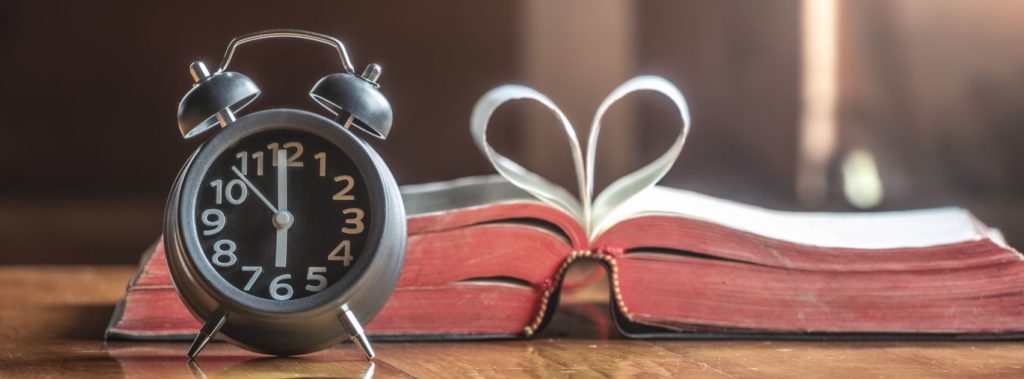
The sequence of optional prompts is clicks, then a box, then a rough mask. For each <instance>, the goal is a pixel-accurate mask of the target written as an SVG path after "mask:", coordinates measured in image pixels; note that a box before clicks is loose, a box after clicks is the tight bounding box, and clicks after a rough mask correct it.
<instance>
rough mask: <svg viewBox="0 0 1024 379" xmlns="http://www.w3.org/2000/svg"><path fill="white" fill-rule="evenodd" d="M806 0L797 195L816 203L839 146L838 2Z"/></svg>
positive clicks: (825, 187) (822, 196) (822, 194)
mask: <svg viewBox="0 0 1024 379" xmlns="http://www.w3.org/2000/svg"><path fill="white" fill-rule="evenodd" d="M837 2H838V1H837V0H803V6H802V14H801V18H802V24H803V31H802V42H803V72H802V73H801V74H802V82H803V88H802V94H801V97H802V99H801V103H802V112H803V114H802V115H801V120H800V157H799V159H800V161H799V170H798V172H797V196H798V198H799V200H800V202H801V203H803V204H806V205H817V204H821V203H823V202H824V201H825V195H826V194H827V191H828V172H827V169H828V162H829V160H830V159H831V158H832V155H833V152H834V150H835V145H836V98H837V93H838V88H837V77H836V71H837V68H836V66H837V57H836V55H837V44H838V23H837V19H838V9H837V8H838V4H837Z"/></svg>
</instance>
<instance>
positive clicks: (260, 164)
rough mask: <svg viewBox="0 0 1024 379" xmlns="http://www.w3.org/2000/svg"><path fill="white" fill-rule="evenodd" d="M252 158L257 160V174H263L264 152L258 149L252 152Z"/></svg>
mask: <svg viewBox="0 0 1024 379" xmlns="http://www.w3.org/2000/svg"><path fill="white" fill-rule="evenodd" d="M252 159H255V160H256V176H263V152H262V151H257V152H255V153H252ZM244 173H245V172H243V174H244Z"/></svg>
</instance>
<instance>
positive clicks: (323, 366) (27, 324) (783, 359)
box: [0, 266, 1024, 378]
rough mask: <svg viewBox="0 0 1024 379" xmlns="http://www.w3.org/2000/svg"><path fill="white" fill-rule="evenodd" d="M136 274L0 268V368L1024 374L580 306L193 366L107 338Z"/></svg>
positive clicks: (987, 350) (0, 372)
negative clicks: (683, 334) (408, 339)
mask: <svg viewBox="0 0 1024 379" xmlns="http://www.w3.org/2000/svg"><path fill="white" fill-rule="evenodd" d="M133 273H134V267H127V266H101V267H95V266H92V267H90V266H24V267H0V298H2V299H3V301H4V305H3V306H2V307H0V377H23V376H31V377H39V376H44V377H45V376H75V377H108V376H109V377H124V376H127V377H159V378H164V377H199V378H204V377H237V376H262V377H275V378H276V377H366V376H368V375H371V374H372V375H375V376H381V377H392V376H414V377H437V376H443V377H467V376H473V377H498V376H501V377H504V376H587V377H590V376H616V377H617V376H677V377H678V376H697V377H783V376H798V377H832V378H834V377H850V376H854V377H900V378H919V377H950V378H961V377H980V376H984V377H1016V378H1020V377H1024V344H1022V343H1018V342H781V341H678V340H652V341H640V340H627V339H622V338H619V337H618V336H617V335H616V334H615V333H614V332H613V331H611V330H610V329H609V327H608V325H607V324H606V322H607V318H604V319H602V318H601V317H600V316H599V317H597V318H594V317H593V316H594V314H595V309H596V308H588V307H575V306H574V307H565V308H566V310H565V311H564V312H562V313H560V314H558V315H557V316H556V317H555V320H554V321H553V322H552V325H551V327H550V328H549V330H548V331H547V332H546V333H545V334H544V335H542V336H541V337H540V338H537V339H533V340H529V341H483V342H417V343H384V342H378V343H376V344H375V348H376V349H377V353H378V359H377V360H376V361H374V362H373V363H370V362H367V361H366V360H364V359H363V358H362V357H361V356H360V354H359V353H358V352H357V351H355V349H353V348H352V347H351V346H348V345H345V346H339V347H337V348H334V349H330V350H327V351H323V352H320V353H316V354H310V355H306V356H302V357H296V358H272V357H266V356H260V355H255V354H251V353H248V352H246V351H243V350H241V349H238V348H236V347H234V346H231V345H228V344H224V343H213V344H211V345H210V346H208V347H207V349H206V350H205V351H204V352H203V355H202V356H201V358H200V360H199V363H198V364H196V365H189V364H187V363H186V361H185V358H184V353H185V349H186V344H183V343H167V342H163V343H141V342H104V341H103V339H102V335H103V330H104V328H105V327H106V324H107V321H108V320H109V318H110V315H111V312H113V307H114V303H115V302H116V301H117V300H118V299H119V298H120V297H121V296H122V295H123V292H124V285H125V283H126V282H127V281H128V278H129V277H130V276H131V275H132V274H133ZM596 314H598V315H602V314H603V312H596ZM602 320H603V321H602Z"/></svg>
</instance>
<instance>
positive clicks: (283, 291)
mask: <svg viewBox="0 0 1024 379" xmlns="http://www.w3.org/2000/svg"><path fill="white" fill-rule="evenodd" d="M291 278H292V274H282V275H280V276H278V277H276V278H274V280H272V281H270V297H273V298H274V300H288V299H291V298H292V295H293V294H295V291H294V290H292V285H291V284H288V283H284V282H282V281H283V280H291Z"/></svg>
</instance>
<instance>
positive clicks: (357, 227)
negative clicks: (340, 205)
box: [341, 208, 366, 234]
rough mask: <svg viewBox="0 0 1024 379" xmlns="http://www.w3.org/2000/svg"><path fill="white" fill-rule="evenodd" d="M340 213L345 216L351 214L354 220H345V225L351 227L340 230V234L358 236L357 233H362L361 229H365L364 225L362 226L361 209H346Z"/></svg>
mask: <svg viewBox="0 0 1024 379" xmlns="http://www.w3.org/2000/svg"><path fill="white" fill-rule="evenodd" d="M341 213H343V214H346V215H347V214H352V215H354V216H355V217H354V218H351V219H347V220H345V225H351V226H346V227H344V228H341V232H342V233H345V234H359V233H362V232H363V229H365V228H366V227H365V225H363V210H362V209H359V208H348V209H345V210H343V211H341Z"/></svg>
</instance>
